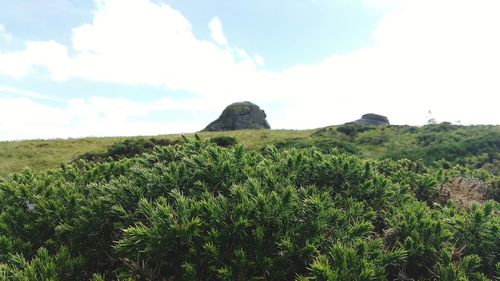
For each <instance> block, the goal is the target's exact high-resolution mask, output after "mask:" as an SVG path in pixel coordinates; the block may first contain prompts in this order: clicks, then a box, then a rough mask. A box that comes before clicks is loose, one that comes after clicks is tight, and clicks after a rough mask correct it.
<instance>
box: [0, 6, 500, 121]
mask: <svg viewBox="0 0 500 281" xmlns="http://www.w3.org/2000/svg"><path fill="white" fill-rule="evenodd" d="M366 1H367V2H371V5H378V6H377V7H379V8H380V7H384V5H389V6H390V7H391V9H389V10H390V12H386V13H387V14H386V15H385V16H384V17H383V18H382V20H381V21H380V23H379V24H378V26H377V28H376V30H375V31H374V32H373V36H372V37H373V44H372V46H370V47H367V48H361V49H357V50H353V51H351V52H349V53H346V54H342V55H331V56H329V57H327V58H325V59H324V60H323V61H321V62H318V63H316V64H311V65H296V66H294V67H290V68H287V69H283V70H281V71H265V70H262V69H261V68H260V67H259V65H262V64H263V62H264V59H263V58H262V57H260V56H257V55H255V56H251V55H248V52H247V51H245V50H244V49H241V48H238V47H234V46H231V45H230V42H228V41H227V39H226V38H225V37H224V36H223V32H222V24H221V23H220V20H218V18H214V19H213V20H212V21H211V22H210V24H209V28H210V29H211V31H212V35H213V39H214V41H215V43H217V44H215V43H213V42H209V41H204V40H201V39H198V38H196V37H195V36H194V34H193V32H192V30H191V24H190V23H189V21H188V20H187V19H186V18H185V17H184V16H183V15H182V14H181V13H180V12H178V11H177V10H175V9H173V8H171V7H170V6H168V5H166V4H156V3H153V2H150V1H148V0H101V1H99V3H100V4H99V7H98V10H97V11H96V13H95V17H94V19H93V21H92V22H91V23H89V24H85V25H82V26H80V27H77V28H75V29H73V35H72V42H73V43H72V46H68V47H66V46H64V45H61V44H59V43H57V42H54V41H49V42H27V44H26V48H25V49H24V50H20V51H16V52H8V53H0V74H3V75H9V76H23V75H27V74H29V73H31V72H33V71H34V69H33V66H35V65H40V66H44V67H46V68H47V69H48V70H49V72H50V73H51V75H52V77H53V78H54V79H59V80H62V79H71V78H79V79H86V80H92V81H110V82H116V83H123V84H144V85H164V86H166V87H168V88H170V89H173V90H184V91H187V92H190V93H193V94H195V95H196V97H197V98H196V100H186V101H184V105H183V108H189V107H190V106H192V108H205V109H207V110H212V111H214V112H216V111H218V110H220V109H221V108H222V107H224V106H225V105H226V104H227V103H229V102H233V101H236V100H252V101H255V102H257V103H258V104H261V105H262V107H263V108H264V109H266V108H267V105H270V104H276V103H281V104H282V105H283V106H284V108H285V109H284V110H282V111H280V112H279V113H277V112H274V113H273V112H270V111H269V110H267V113H268V116H269V120H270V123H271V125H272V126H273V127H275V128H280V127H285V128H310V127H318V126H325V125H331V124H338V123H343V122H346V121H350V120H352V119H356V118H358V117H359V116H360V115H361V114H363V113H366V112H375V113H381V114H385V115H387V116H388V117H389V118H390V120H391V121H392V122H393V123H397V124H401V123H409V124H422V123H424V122H425V121H426V120H425V116H426V114H427V111H428V110H429V109H431V110H432V111H433V112H434V114H435V116H436V118H437V119H438V120H439V121H442V120H449V121H455V120H461V121H462V123H464V124H468V123H498V122H499V120H498V110H497V108H496V107H497V104H499V103H500V102H499V93H500V79H498V77H500V52H498V50H500V33H499V32H498V28H499V27H500V17H498V15H499V14H500V2H499V1H498V0H438V1H436V0H419V1H412V0H399V1H397V0H366ZM216 34H217V35H216ZM270 44H272V42H270ZM220 45H224V48H220ZM68 49H72V50H73V51H74V52H75V55H72V56H70V55H69V54H68ZM90 105H92V106H95V105H94V104H92V103H90ZM141 106H144V105H141ZM132 108H135V107H132ZM73 110H76V109H73ZM113 114H115V113H113ZM116 114H118V113H116ZM214 114H217V113H214ZM208 121H211V120H207V122H208ZM202 126H203V124H201V126H200V124H198V127H197V128H199V127H202Z"/></svg>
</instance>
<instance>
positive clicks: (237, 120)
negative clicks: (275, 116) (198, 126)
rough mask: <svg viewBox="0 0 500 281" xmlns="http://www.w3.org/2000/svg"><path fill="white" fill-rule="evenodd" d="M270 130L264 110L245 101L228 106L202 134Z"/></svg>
mask: <svg viewBox="0 0 500 281" xmlns="http://www.w3.org/2000/svg"><path fill="white" fill-rule="evenodd" d="M270 128H271V127H270V126H269V123H267V120H266V113H265V112H264V110H262V109H260V107H258V106H257V105H256V104H253V103H251V102H249V101H244V102H236V103H233V104H231V105H229V106H227V107H226V109H224V111H223V112H222V114H221V115H220V117H219V118H218V119H217V120H215V121H213V122H212V123H210V124H209V125H208V126H207V127H206V128H205V129H203V130H202V132H209V131H231V130H242V129H270Z"/></svg>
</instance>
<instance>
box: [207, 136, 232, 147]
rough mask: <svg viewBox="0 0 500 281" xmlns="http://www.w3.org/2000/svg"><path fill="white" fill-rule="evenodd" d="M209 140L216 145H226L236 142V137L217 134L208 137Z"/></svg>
mask: <svg viewBox="0 0 500 281" xmlns="http://www.w3.org/2000/svg"><path fill="white" fill-rule="evenodd" d="M210 141H211V142H213V143H215V144H216V145H218V146H223V147H228V146H232V145H235V144H237V143H238V141H237V140H236V138H234V137H229V136H217V137H213V138H210Z"/></svg>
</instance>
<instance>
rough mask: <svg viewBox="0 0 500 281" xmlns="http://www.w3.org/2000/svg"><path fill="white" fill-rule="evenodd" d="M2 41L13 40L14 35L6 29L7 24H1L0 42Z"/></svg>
mask: <svg viewBox="0 0 500 281" xmlns="http://www.w3.org/2000/svg"><path fill="white" fill-rule="evenodd" d="M2 41H4V42H6V43H9V42H10V41H12V35H11V34H10V33H8V32H7V30H5V26H4V25H3V24H0V43H1V42H2Z"/></svg>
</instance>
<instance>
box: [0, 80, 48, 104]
mask: <svg viewBox="0 0 500 281" xmlns="http://www.w3.org/2000/svg"><path fill="white" fill-rule="evenodd" d="M0 94H4V95H15V96H23V97H30V98H36V99H43V100H53V101H54V100H56V99H55V98H52V97H49V96H47V95H43V94H40V93H37V92H34V91H29V90H25V89H19V88H15V87H9V86H5V85H2V84H0Z"/></svg>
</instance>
